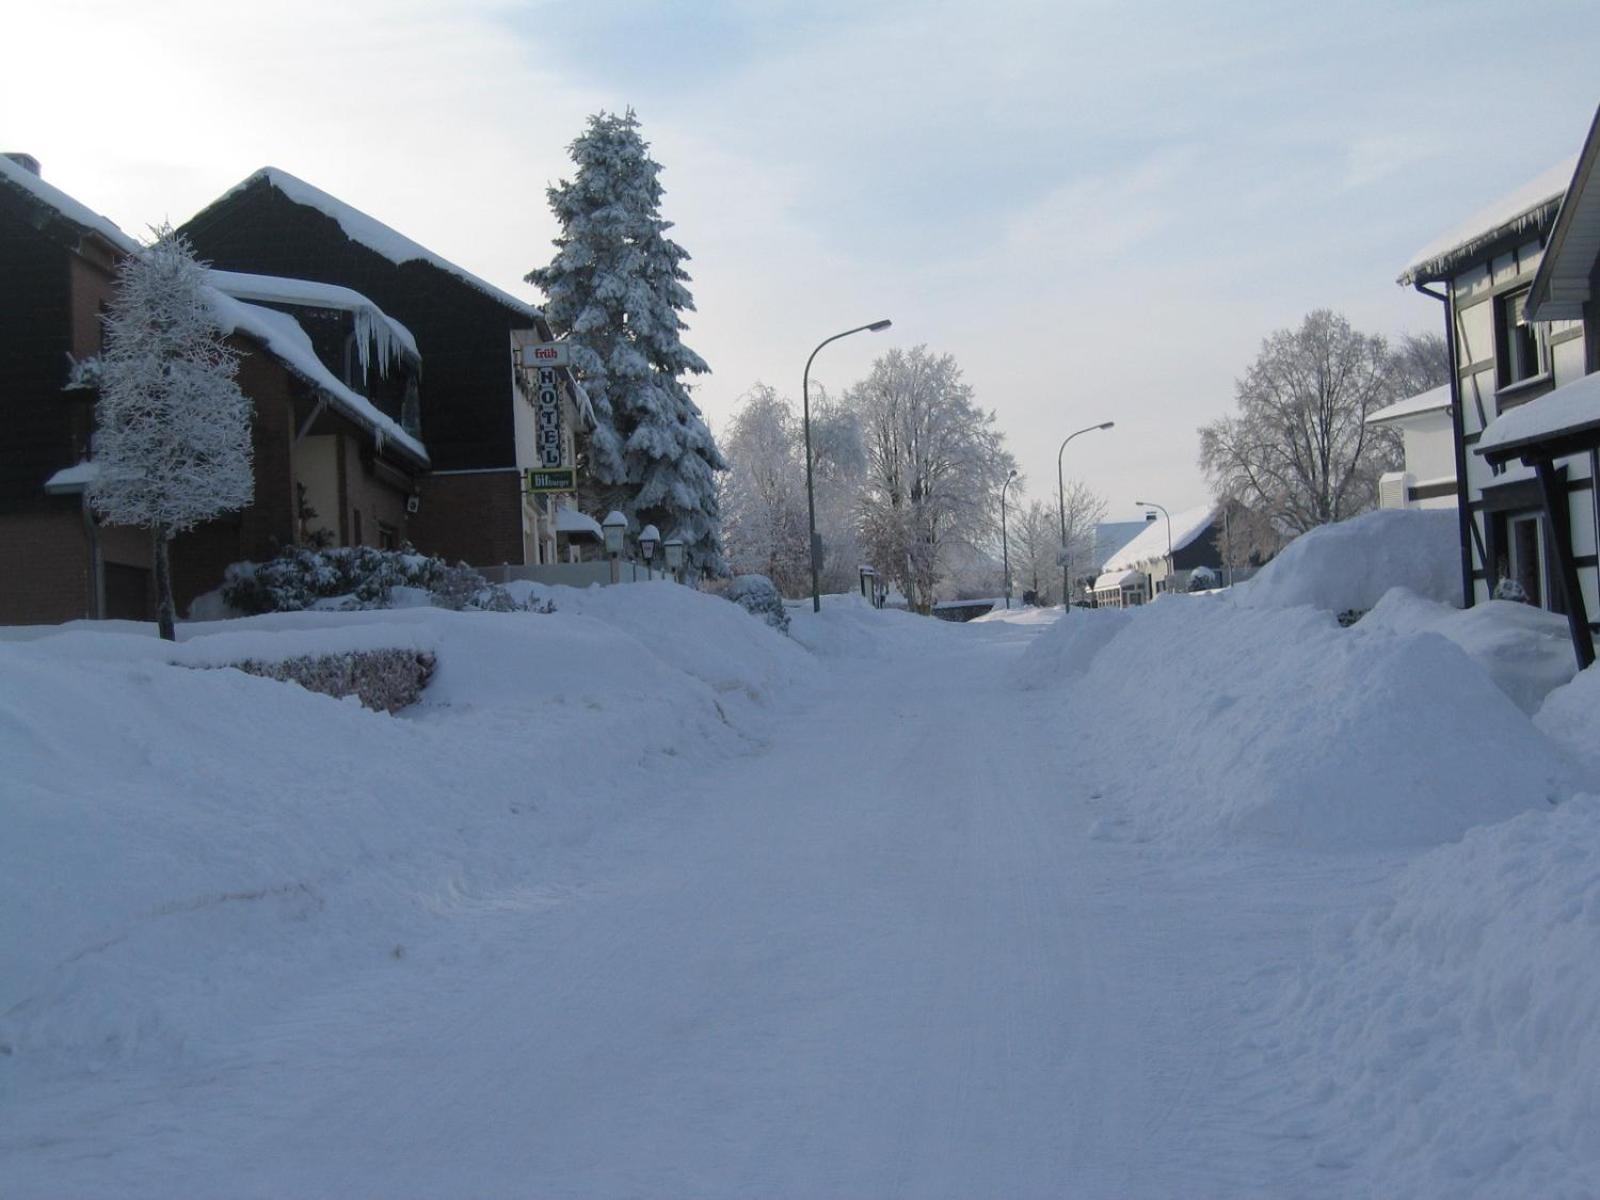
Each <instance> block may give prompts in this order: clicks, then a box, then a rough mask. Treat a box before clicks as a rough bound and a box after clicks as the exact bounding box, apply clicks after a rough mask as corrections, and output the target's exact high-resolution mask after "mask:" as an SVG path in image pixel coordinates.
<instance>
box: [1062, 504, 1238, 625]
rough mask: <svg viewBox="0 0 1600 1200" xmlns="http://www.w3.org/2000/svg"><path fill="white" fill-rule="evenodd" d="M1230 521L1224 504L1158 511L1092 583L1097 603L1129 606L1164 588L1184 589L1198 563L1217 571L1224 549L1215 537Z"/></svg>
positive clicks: (1139, 602)
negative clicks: (1218, 546)
mask: <svg viewBox="0 0 1600 1200" xmlns="http://www.w3.org/2000/svg"><path fill="white" fill-rule="evenodd" d="M1226 519H1227V514H1226V510H1225V506H1224V505H1222V504H1220V503H1217V502H1212V503H1210V504H1202V505H1200V506H1198V507H1196V508H1190V509H1185V510H1184V511H1182V512H1177V513H1173V514H1172V517H1171V520H1170V522H1169V520H1168V519H1167V518H1166V517H1165V516H1163V515H1162V514H1160V513H1157V514H1156V516H1155V520H1153V521H1147V522H1146V523H1145V527H1144V531H1143V532H1142V533H1140V534H1139V535H1138V536H1137V537H1135V538H1133V539H1132V540H1131V541H1129V542H1128V543H1127V544H1126V545H1124V546H1123V547H1122V548H1121V549H1119V550H1118V551H1117V552H1116V553H1115V554H1113V555H1112V556H1111V558H1110V560H1109V561H1108V562H1106V563H1105V564H1103V565H1102V566H1101V568H1100V574H1099V576H1098V577H1097V578H1096V579H1095V581H1094V599H1095V604H1096V605H1097V606H1098V607H1101V608H1107V607H1110V608H1127V607H1130V606H1132V605H1136V604H1143V603H1145V602H1146V601H1147V600H1149V599H1151V598H1152V597H1154V596H1156V595H1159V594H1160V593H1162V592H1169V591H1178V592H1181V591H1186V590H1188V586H1189V578H1190V576H1191V574H1192V573H1193V572H1194V570H1195V568H1197V567H1202V566H1203V567H1209V568H1213V569H1218V568H1220V567H1221V566H1222V552H1221V551H1220V550H1219V549H1218V548H1217V535H1218V534H1219V533H1221V532H1222V530H1223V523H1224V521H1225V520H1226Z"/></svg>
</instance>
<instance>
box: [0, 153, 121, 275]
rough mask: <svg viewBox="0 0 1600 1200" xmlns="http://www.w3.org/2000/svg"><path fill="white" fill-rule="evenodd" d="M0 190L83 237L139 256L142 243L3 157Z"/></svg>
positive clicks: (0, 165) (19, 165) (0, 170)
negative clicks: (75, 230)
mask: <svg viewBox="0 0 1600 1200" xmlns="http://www.w3.org/2000/svg"><path fill="white" fill-rule="evenodd" d="M0 188H4V189H6V190H7V191H9V192H11V193H13V194H15V195H18V196H21V197H22V198H23V199H24V200H26V201H27V202H28V203H30V204H33V205H34V206H36V207H38V208H42V209H44V210H46V211H48V212H51V213H53V214H54V215H56V216H58V217H60V218H61V219H62V220H64V221H66V222H67V223H68V224H69V225H71V226H73V227H74V228H76V229H77V230H78V231H79V232H81V233H92V234H94V235H96V236H97V237H99V238H102V239H103V240H104V241H106V242H108V243H110V244H111V245H112V246H113V247H115V248H116V249H118V250H120V251H122V252H123V253H124V254H137V253H139V243H138V242H136V241H134V239H133V238H131V237H129V236H128V235H127V234H125V233H123V232H122V230H121V229H119V228H117V225H116V222H114V221H112V220H111V218H109V217H104V216H101V215H100V214H99V213H97V212H95V211H94V210H93V209H91V208H88V207H86V206H85V205H83V204H80V203H79V202H78V201H76V200H74V199H73V198H72V197H71V196H69V195H67V194H66V193H65V192H63V191H62V190H61V189H60V188H58V187H55V186H54V185H52V184H48V183H46V182H45V181H44V180H43V179H41V178H40V177H39V176H37V175H35V174H34V173H33V172H32V171H30V170H28V169H27V168H26V167H24V166H22V165H21V164H19V163H17V162H15V161H13V160H12V159H9V158H7V157H6V156H5V155H3V154H0Z"/></svg>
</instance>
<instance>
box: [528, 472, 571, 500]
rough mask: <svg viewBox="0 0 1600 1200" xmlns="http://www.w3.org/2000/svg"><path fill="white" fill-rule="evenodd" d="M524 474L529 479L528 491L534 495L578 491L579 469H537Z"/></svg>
mask: <svg viewBox="0 0 1600 1200" xmlns="http://www.w3.org/2000/svg"><path fill="white" fill-rule="evenodd" d="M523 474H524V475H525V476H526V477H527V481H528V491H529V492H530V493H532V494H537V493H542V492H575V491H577V490H578V468H577V467H535V468H533V469H531V470H528V471H525V472H523Z"/></svg>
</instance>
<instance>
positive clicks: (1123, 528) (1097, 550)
mask: <svg viewBox="0 0 1600 1200" xmlns="http://www.w3.org/2000/svg"><path fill="white" fill-rule="evenodd" d="M1144 527H1145V522H1144V521H1101V522H1100V523H1099V524H1098V525H1096V526H1095V527H1094V555H1095V561H1096V562H1102V563H1103V562H1108V561H1110V559H1111V557H1112V556H1113V555H1115V554H1116V552H1117V551H1118V550H1121V549H1122V548H1123V547H1124V546H1126V545H1127V544H1128V543H1129V542H1131V541H1133V539H1134V538H1136V537H1138V536H1139V535H1140V534H1141V533H1143V532H1144Z"/></svg>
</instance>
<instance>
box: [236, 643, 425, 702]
mask: <svg viewBox="0 0 1600 1200" xmlns="http://www.w3.org/2000/svg"><path fill="white" fill-rule="evenodd" d="M230 665H231V666H232V667H233V669H234V670H236V671H243V672H244V673H245V674H246V675H259V676H261V677H262V678H264V679H278V680H283V681H286V682H289V683H298V684H299V685H300V686H301V687H303V688H305V689H306V691H308V692H317V693H318V694H320V695H323V696H334V697H339V698H343V697H345V696H355V697H356V698H357V699H359V700H360V701H361V703H362V704H363V705H364V706H365V707H367V708H370V709H372V710H373V711H375V712H386V713H395V712H399V711H400V710H401V709H402V708H406V707H408V706H409V705H412V704H415V703H416V702H417V700H418V699H420V698H421V696H422V689H423V688H425V687H427V686H428V680H429V679H431V678H433V669H434V667H435V666H436V665H437V660H436V659H435V657H434V655H432V654H431V653H428V652H427V651H416V650H401V649H393V650H352V651H350V652H349V653H346V654H318V655H304V656H302V657H300V658H289V659H283V660H281V661H279V662H258V661H256V660H255V659H245V660H244V661H243V662H236V663H232V664H230Z"/></svg>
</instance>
